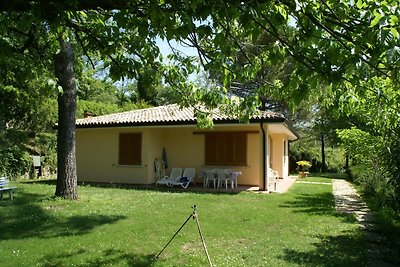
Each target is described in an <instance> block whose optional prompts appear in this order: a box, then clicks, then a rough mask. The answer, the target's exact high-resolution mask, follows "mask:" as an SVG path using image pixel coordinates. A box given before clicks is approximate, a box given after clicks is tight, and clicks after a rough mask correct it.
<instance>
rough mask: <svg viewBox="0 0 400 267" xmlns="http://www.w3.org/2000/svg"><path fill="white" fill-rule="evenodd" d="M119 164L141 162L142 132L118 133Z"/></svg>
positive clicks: (136, 163) (138, 163) (137, 163)
mask: <svg viewBox="0 0 400 267" xmlns="http://www.w3.org/2000/svg"><path fill="white" fill-rule="evenodd" d="M119 164H120V165H140V164H142V134H141V133H121V134H120V135H119Z"/></svg>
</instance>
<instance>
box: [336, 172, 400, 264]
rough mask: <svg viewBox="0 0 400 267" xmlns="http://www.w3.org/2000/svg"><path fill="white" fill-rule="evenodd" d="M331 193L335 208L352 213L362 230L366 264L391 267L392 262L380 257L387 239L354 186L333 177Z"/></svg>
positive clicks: (385, 246)
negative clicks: (365, 249) (366, 250)
mask: <svg viewBox="0 0 400 267" xmlns="http://www.w3.org/2000/svg"><path fill="white" fill-rule="evenodd" d="M332 193H333V196H334V198H335V207H336V210H337V211H339V212H343V213H349V214H354V215H355V217H356V219H357V221H358V223H359V224H360V227H361V228H362V229H363V230H364V233H365V241H366V245H367V249H368V252H367V257H368V261H367V262H368V266H372V267H375V266H379V267H392V266H396V265H395V264H394V263H391V262H387V261H385V260H383V259H382V258H381V253H380V252H381V251H383V250H385V248H387V247H388V244H387V240H386V239H385V237H384V236H382V235H381V234H380V230H379V226H378V225H377V224H376V219H375V216H374V215H373V214H372V212H371V210H370V209H369V208H368V207H367V205H366V204H365V202H364V201H362V199H361V197H360V195H359V194H358V193H357V191H356V189H355V188H354V186H353V185H352V184H351V183H349V182H347V181H345V180H338V179H334V180H333V182H332Z"/></svg>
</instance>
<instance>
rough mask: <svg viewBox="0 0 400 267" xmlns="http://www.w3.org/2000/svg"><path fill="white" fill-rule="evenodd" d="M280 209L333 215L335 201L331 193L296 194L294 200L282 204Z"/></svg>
mask: <svg viewBox="0 0 400 267" xmlns="http://www.w3.org/2000/svg"><path fill="white" fill-rule="evenodd" d="M280 207H282V208H291V209H294V211H295V212H302V213H308V214H317V215H318V214H332V215H333V214H334V213H336V212H335V201H334V199H333V196H332V193H327V192H324V193H313V194H304V193H303V194H298V195H297V196H296V197H295V200H292V201H287V202H284V203H283V204H281V205H280Z"/></svg>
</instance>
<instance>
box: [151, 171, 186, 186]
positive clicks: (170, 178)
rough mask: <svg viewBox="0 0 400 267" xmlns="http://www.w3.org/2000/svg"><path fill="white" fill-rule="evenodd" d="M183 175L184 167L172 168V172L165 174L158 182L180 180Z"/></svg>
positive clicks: (167, 182) (158, 183)
mask: <svg viewBox="0 0 400 267" xmlns="http://www.w3.org/2000/svg"><path fill="white" fill-rule="evenodd" d="M181 177H182V168H179V167H175V168H172V170H171V174H170V175H169V176H165V177H164V178H161V179H160V180H158V181H157V182H156V184H157V185H169V184H170V183H171V182H173V181H176V180H179V179H180V178H181Z"/></svg>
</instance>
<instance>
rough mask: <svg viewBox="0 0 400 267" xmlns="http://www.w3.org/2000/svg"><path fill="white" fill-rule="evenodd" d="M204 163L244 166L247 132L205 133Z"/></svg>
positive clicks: (208, 164) (245, 162) (245, 163)
mask: <svg viewBox="0 0 400 267" xmlns="http://www.w3.org/2000/svg"><path fill="white" fill-rule="evenodd" d="M205 165H207V166H246V165H247V134H246V133H241V132H216V133H207V134H206V135H205Z"/></svg>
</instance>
